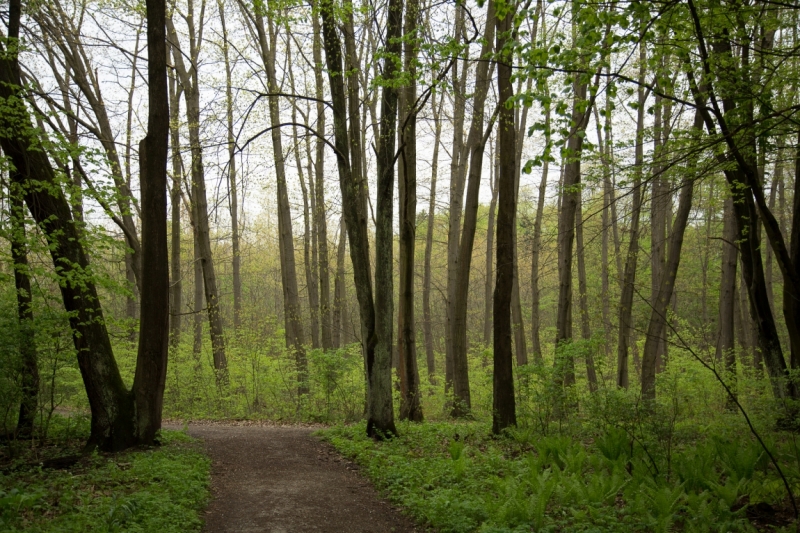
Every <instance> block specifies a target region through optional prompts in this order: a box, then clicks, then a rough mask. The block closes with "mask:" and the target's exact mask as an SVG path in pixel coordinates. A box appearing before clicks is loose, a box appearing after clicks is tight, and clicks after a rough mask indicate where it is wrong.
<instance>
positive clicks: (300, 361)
mask: <svg viewBox="0 0 800 533" xmlns="http://www.w3.org/2000/svg"><path fill="white" fill-rule="evenodd" d="M250 16H251V18H252V22H253V24H254V26H255V29H256V32H257V38H258V44H259V51H260V53H261V61H262V63H263V65H264V71H265V73H266V75H267V86H268V88H269V91H270V96H268V97H267V103H268V105H269V118H270V126H271V127H272V130H271V131H270V137H271V138H272V153H273V158H274V161H275V178H276V181H277V203H278V233H279V239H278V244H279V250H280V259H281V281H282V286H283V307H284V321H285V324H286V345H287V347H288V348H289V349H290V350H291V351H292V352H293V354H294V359H295V365H296V368H297V373H298V380H297V381H298V384H297V392H298V394H301V395H302V394H305V393H307V392H308V383H307V381H308V362H307V360H306V350H305V347H304V346H303V342H304V340H303V337H304V335H303V322H302V315H301V312H300V309H301V308H300V296H299V292H298V289H297V268H296V263H295V256H294V236H293V232H292V214H291V209H290V206H289V193H288V189H287V186H286V168H285V161H284V154H283V142H282V139H281V130H280V127H279V126H280V124H281V116H280V102H279V100H278V96H277V93H279V92H280V90H281V88H280V84H279V83H278V78H277V75H276V73H275V61H276V53H277V50H276V48H277V42H276V41H277V35H276V31H277V30H276V28H275V27H274V24H273V20H272V19H271V18H269V17H267V23H268V26H266V25H265V24H264V14H263V13H262V10H259V9H256V10H254V13H253V14H251V15H250ZM314 289H316V283H314Z"/></svg>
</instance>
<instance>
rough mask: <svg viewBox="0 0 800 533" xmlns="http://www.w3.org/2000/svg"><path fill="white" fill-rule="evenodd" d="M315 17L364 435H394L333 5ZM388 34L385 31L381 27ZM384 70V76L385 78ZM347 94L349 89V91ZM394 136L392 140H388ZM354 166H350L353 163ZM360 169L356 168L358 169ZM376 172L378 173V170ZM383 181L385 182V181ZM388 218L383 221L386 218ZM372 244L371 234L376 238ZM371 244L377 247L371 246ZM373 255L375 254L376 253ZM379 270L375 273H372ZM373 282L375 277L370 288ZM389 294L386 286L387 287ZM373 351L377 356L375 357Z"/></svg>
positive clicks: (387, 297)
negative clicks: (355, 324)
mask: <svg viewBox="0 0 800 533" xmlns="http://www.w3.org/2000/svg"><path fill="white" fill-rule="evenodd" d="M397 4H398V2H397V0H393V2H392V4H391V6H392V7H390V10H389V13H390V15H391V16H392V24H391V31H387V39H389V40H390V41H391V39H395V40H397V37H398V36H399V35H398V34H399V31H400V27H399V26H400V20H398V19H399V18H400V16H399V15H398V13H397V9H398V7H399V6H398V5H397ZM318 9H319V16H320V18H321V20H322V34H323V43H324V49H325V60H326V63H327V66H328V81H329V83H330V90H331V103H332V106H331V107H332V109H333V130H334V144H335V150H336V162H337V168H338V170H339V187H340V190H341V194H342V211H343V217H344V221H345V227H346V228H347V236H348V241H349V243H350V259H351V262H352V264H353V278H354V281H355V286H356V296H357V298H358V304H359V310H360V316H361V332H362V339H363V341H362V342H363V346H364V356H365V361H366V370H367V384H368V388H367V417H368V420H367V434H368V435H370V436H372V437H376V438H382V437H388V436H390V435H396V434H397V429H396V428H395V426H394V413H393V410H392V394H391V327H392V313H391V294H387V292H388V291H387V290H386V288H385V287H384V288H383V289H382V291H383V292H382V298H381V300H382V301H381V305H380V306H378V305H377V302H376V301H375V300H373V295H372V280H371V276H370V271H369V241H368V240H367V224H366V222H367V221H366V209H365V208H364V207H365V206H364V205H363V202H362V201H361V194H362V191H361V190H359V182H360V179H361V176H360V174H359V173H358V172H354V170H353V168H352V167H351V164H350V163H351V156H352V157H356V158H357V157H359V156H360V153H359V151H358V150H352V151H351V146H352V143H353V142H354V139H357V134H358V131H357V130H356V131H350V135H348V125H347V118H346V117H347V108H348V105H347V97H346V94H345V90H344V83H343V79H342V45H341V41H340V40H339V35H338V34H337V31H336V29H337V28H336V26H337V25H336V19H335V12H334V9H333V5H332V4H331V2H330V0H320V2H319V4H318ZM387 30H388V28H387ZM398 45H399V41H398V42H396V43H393V44H392V46H394V48H395V49H394V51H395V52H396V47H397V46H398ZM391 73H392V72H391V68H390V69H389V72H384V75H385V76H387V77H388V75H390V74H391ZM351 90H352V88H351ZM386 96H387V102H386V107H387V108H388V109H386V111H391V108H392V106H393V105H394V111H395V112H396V109H397V108H396V94H395V95H394V98H395V100H394V103H393V102H392V95H391V92H389V93H388V94H387V95H386ZM352 111H354V110H353V108H352V106H351V113H350V117H351V120H353V117H354V116H357V113H355V112H352ZM384 118H385V123H384V126H383V130H382V131H381V133H382V134H383V135H382V138H383V139H384V140H386V142H392V144H393V141H389V140H388V138H389V136H388V133H389V132H388V130H389V128H391V129H393V126H392V124H394V119H393V120H392V121H391V122H390V121H389V120H388V118H389V117H384ZM393 138H394V137H393V136H392V139H393ZM393 152H394V146H392V150H391V152H383V153H382V154H381V155H383V158H381V157H379V161H382V163H381V167H380V169H379V175H380V176H381V186H380V187H379V188H381V189H382V193H383V194H382V195H381V194H379V197H381V196H382V197H383V200H382V201H383V202H385V201H386V199H387V198H386V197H387V196H388V197H389V198H388V199H389V201H390V202H391V187H390V186H388V185H391V182H393V181H394V180H392V179H391V178H392V176H391V174H392V168H391V166H389V168H387V163H388V162H389V161H387V156H388V155H389V153H391V157H393V155H394V154H393ZM354 166H355V165H354ZM359 170H360V168H359ZM381 171H382V172H381ZM387 182H389V183H387ZM382 208H383V210H384V211H383V212H382V213H381V215H382V216H383V220H382V223H383V226H382V230H381V238H382V239H385V238H386V235H385V232H386V231H387V230H389V232H390V234H391V224H389V225H388V227H387V224H386V222H389V223H391V217H386V215H387V214H389V215H391V205H389V206H386V205H385V203H384V204H383V205H382ZM387 218H388V220H387ZM376 240H377V236H376ZM386 244H387V243H382V246H384V248H383V249H382V250H381V254H380V260H378V259H376V263H377V264H380V265H381V267H382V268H386V263H387V259H388V264H389V266H391V247H388V249H387V247H386ZM376 246H377V244H376ZM376 254H377V252H376ZM388 270H389V272H384V273H383V274H382V280H381V281H384V280H385V278H384V276H386V275H387V274H388V275H389V276H390V275H391V268H389V269H388ZM378 271H380V269H378ZM377 283H378V280H377V279H376V284H377ZM389 289H390V290H391V283H390V286H389ZM376 307H380V308H381V310H382V311H386V310H387V308H388V309H389V311H390V312H389V313H388V316H385V317H384V318H383V319H382V320H383V322H382V324H381V326H382V327H381V328H380V329H378V328H376ZM387 333H389V335H390V338H389V341H388V342H387V341H386V339H384V340H383V342H382V346H381V349H380V350H378V349H377V344H378V342H379V339H380V335H381V334H383V335H386V334H387ZM376 352H377V353H376Z"/></svg>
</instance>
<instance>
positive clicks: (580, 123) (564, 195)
mask: <svg viewBox="0 0 800 533" xmlns="http://www.w3.org/2000/svg"><path fill="white" fill-rule="evenodd" d="M587 88H588V83H579V82H578V81H576V82H575V83H574V84H573V92H574V96H573V98H574V100H573V110H572V122H573V124H574V126H573V128H572V129H573V131H571V132H570V135H569V137H568V138H567V154H568V156H567V160H566V162H565V164H564V184H563V187H562V189H561V213H560V216H559V219H558V278H559V283H558V286H559V290H558V311H557V314H556V368H557V377H556V380H557V381H558V383H559V384H561V385H562V386H571V385H574V384H575V362H574V361H573V360H572V357H571V356H570V355H568V354H567V353H566V352H565V351H564V350H560V349H559V346H560V345H561V344H563V343H569V342H571V340H572V255H573V253H572V247H573V240H574V237H575V215H576V212H577V208H578V202H579V196H580V194H581V193H580V187H581V150H582V148H583V138H584V132H585V129H586V124H587V123H588V118H589V112H588V110H587V111H581V110H580V108H579V106H581V105H584V102H585V100H586V92H587Z"/></svg>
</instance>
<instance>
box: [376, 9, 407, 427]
mask: <svg viewBox="0 0 800 533" xmlns="http://www.w3.org/2000/svg"><path fill="white" fill-rule="evenodd" d="M387 10H388V11H387V15H386V16H387V20H386V47H385V52H386V54H387V55H386V56H385V57H384V61H383V77H384V79H385V80H387V81H386V85H384V86H383V88H382V90H381V117H380V129H379V139H380V142H379V144H378V154H377V173H378V176H377V190H376V192H375V196H376V199H377V204H376V206H375V331H376V333H377V337H378V338H377V343H376V345H375V356H374V360H373V361H369V360H368V361H367V369H368V375H369V379H370V387H369V391H370V396H369V410H368V419H367V434H368V435H370V436H372V437H375V438H384V437H385V436H387V435H389V434H397V429H396V428H395V426H394V410H393V408H392V369H391V364H392V345H393V342H392V341H393V338H394V294H393V293H394V260H393V255H394V250H393V246H394V238H393V237H394V236H393V231H392V216H393V210H394V209H393V208H394V199H393V196H394V194H393V193H394V160H395V133H396V130H397V97H398V89H397V86H396V80H395V79H394V78H395V76H396V74H397V70H398V69H397V63H396V62H395V60H396V59H397V58H399V57H400V52H401V43H400V37H401V35H402V23H403V0H389V4H388V6H387ZM410 327H413V324H411V325H410Z"/></svg>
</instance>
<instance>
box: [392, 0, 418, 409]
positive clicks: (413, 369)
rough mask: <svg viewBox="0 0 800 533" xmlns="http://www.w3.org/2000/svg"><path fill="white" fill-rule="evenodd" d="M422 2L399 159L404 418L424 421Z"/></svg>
mask: <svg viewBox="0 0 800 533" xmlns="http://www.w3.org/2000/svg"><path fill="white" fill-rule="evenodd" d="M418 24H419V1H418V0H407V2H406V14H405V27H404V29H403V36H404V44H403V48H404V50H403V63H404V66H403V68H404V70H405V74H406V75H407V76H408V78H409V82H408V84H407V85H406V86H405V87H403V88H402V89H401V91H402V92H403V94H402V98H401V99H400V100H401V102H402V105H401V106H400V131H399V132H398V138H399V139H400V149H399V150H400V158H399V160H398V190H399V196H400V198H399V211H400V213H399V218H400V222H399V227H400V287H399V302H398V304H399V305H398V328H397V329H398V331H397V333H398V335H397V351H398V356H399V369H400V419H401V420H412V421H414V422H421V421H422V418H423V416H422V406H421V405H420V399H419V370H418V368H417V340H416V335H415V329H416V321H415V319H414V277H415V276H414V259H415V254H414V251H415V244H416V235H417V108H416V106H417V69H416V62H417V54H418V47H419V45H418V43H419V36H418V35H417V25H418Z"/></svg>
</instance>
